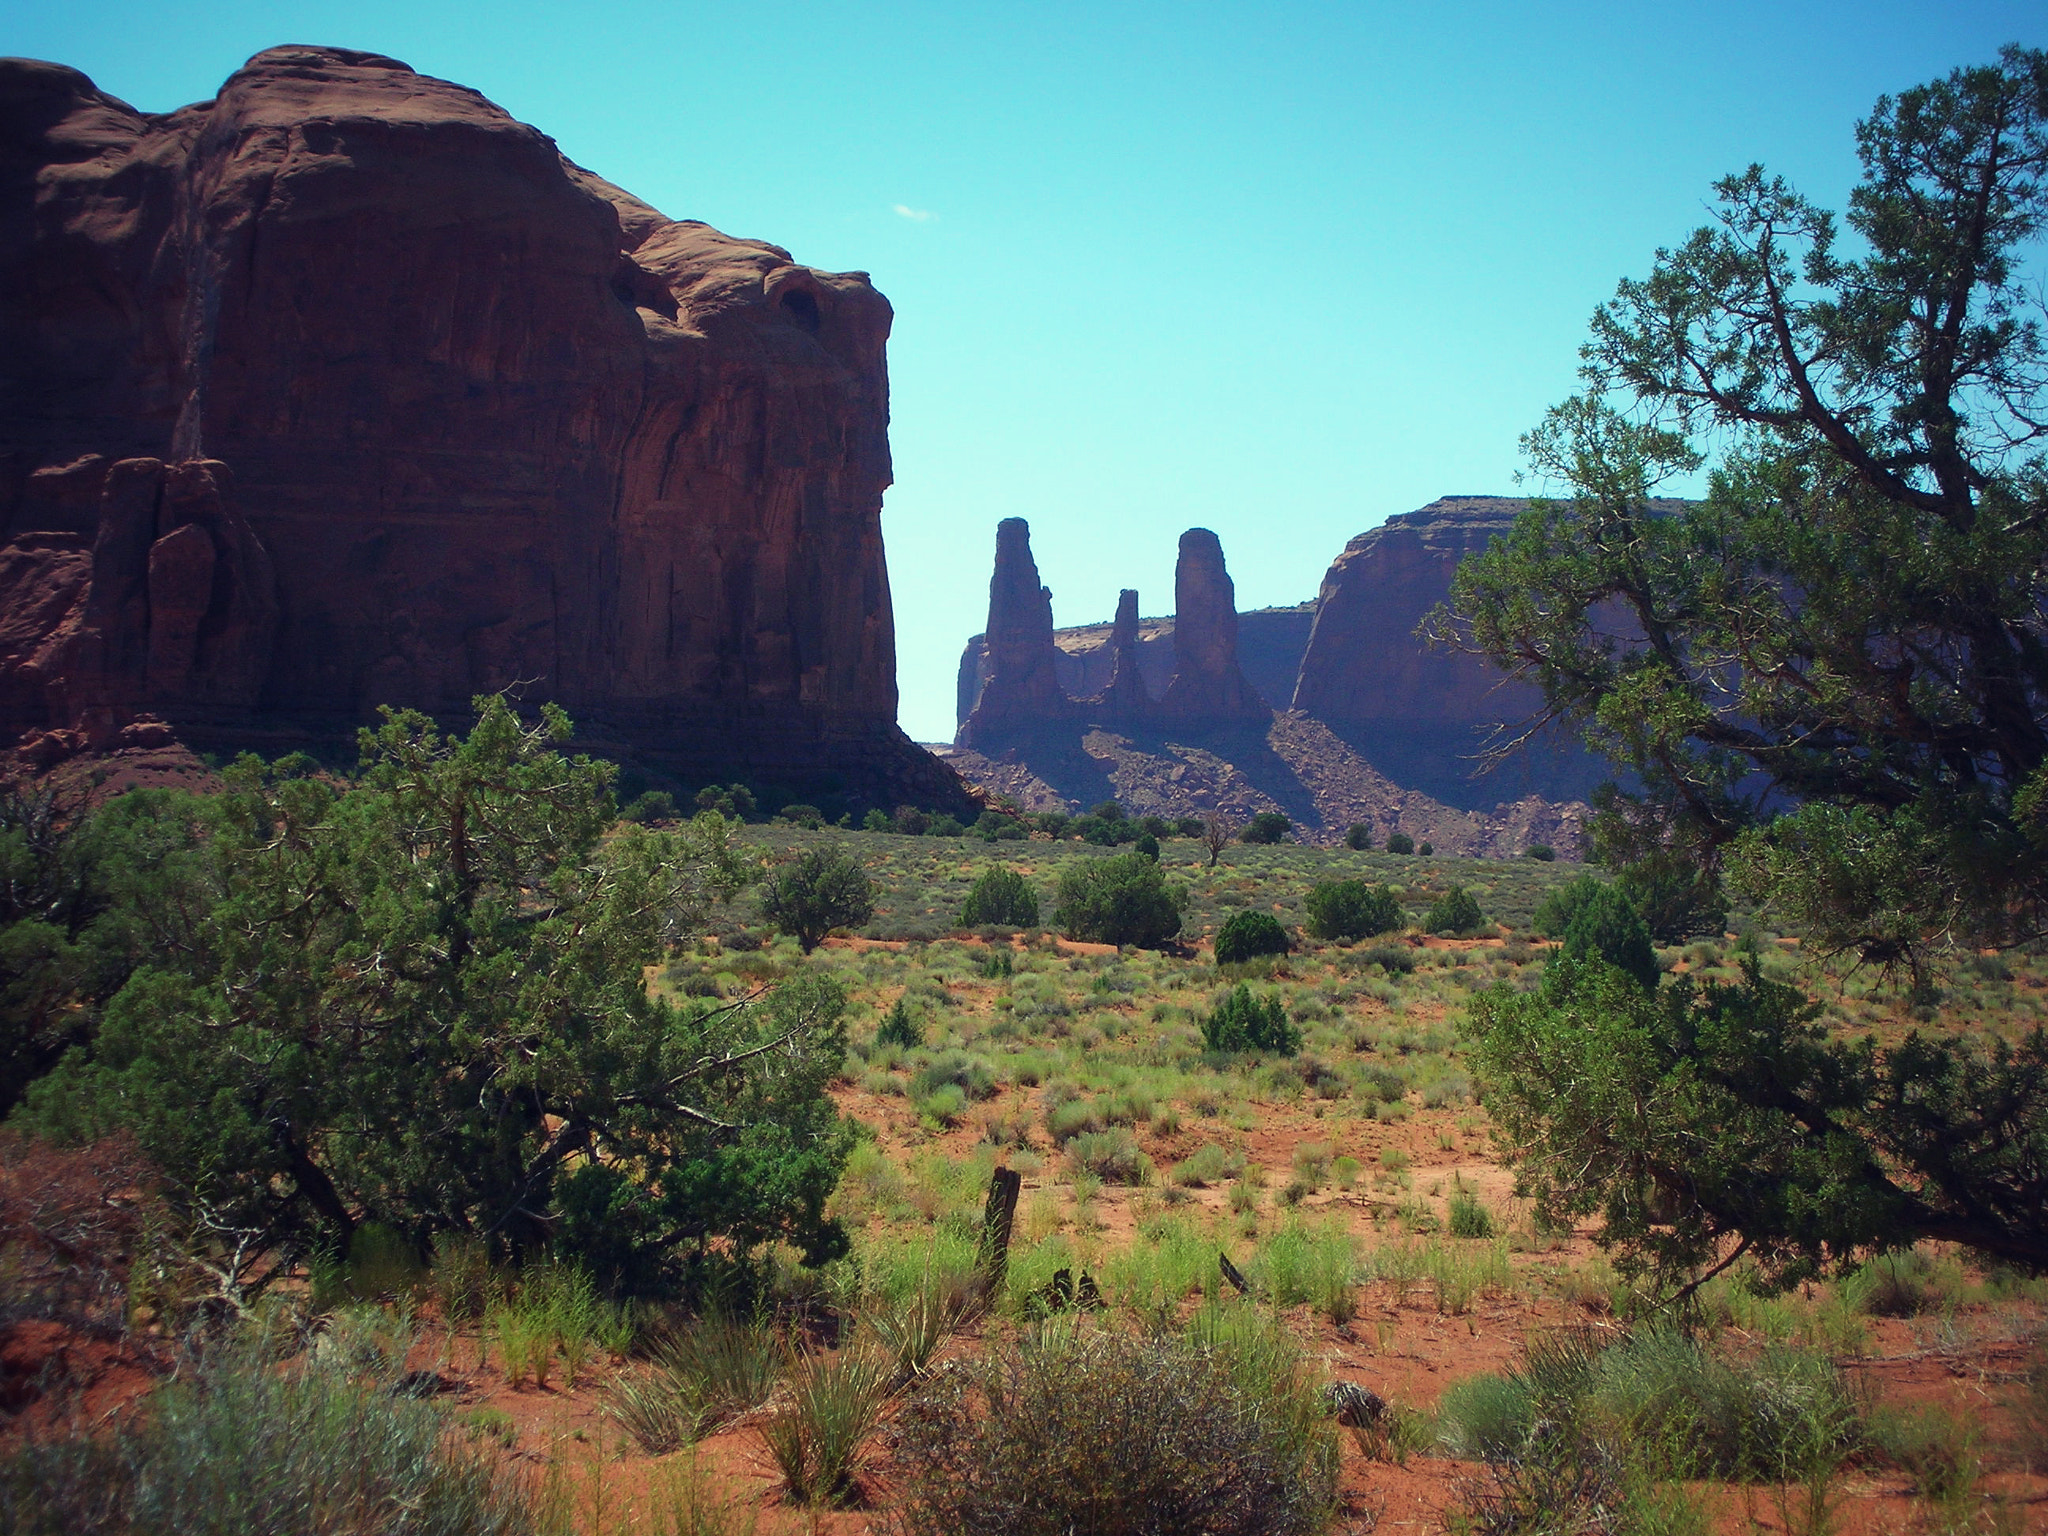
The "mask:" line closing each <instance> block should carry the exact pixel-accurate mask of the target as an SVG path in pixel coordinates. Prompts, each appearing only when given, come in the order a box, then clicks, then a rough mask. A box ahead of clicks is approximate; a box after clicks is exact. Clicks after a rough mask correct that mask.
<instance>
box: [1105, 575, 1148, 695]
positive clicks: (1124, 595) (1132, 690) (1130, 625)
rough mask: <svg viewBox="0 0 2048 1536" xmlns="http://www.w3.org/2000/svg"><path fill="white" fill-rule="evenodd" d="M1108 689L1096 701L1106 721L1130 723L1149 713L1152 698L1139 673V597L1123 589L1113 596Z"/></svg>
mask: <svg viewBox="0 0 2048 1536" xmlns="http://www.w3.org/2000/svg"><path fill="white" fill-rule="evenodd" d="M1109 654H1110V674H1109V686H1108V687H1106V688H1104V689H1103V690H1102V693H1101V695H1100V696H1099V697H1098V698H1097V699H1096V700H1095V712H1096V713H1097V714H1098V715H1099V716H1100V717H1101V718H1102V719H1104V720H1106V721H1114V722H1117V723H1119V724H1123V723H1129V722H1132V721H1136V720H1138V719H1141V718H1143V717H1144V716H1145V715H1148V714H1150V713H1151V710H1152V696H1151V694H1149V693H1148V692H1146V690H1145V679H1144V676H1143V675H1142V674H1141V673H1140V672H1139V670H1138V594H1137V593H1136V592H1135V591H1133V590H1132V589H1131V588H1129V587H1125V588H1124V589H1123V591H1121V592H1119V593H1118V594H1117V597H1116V624H1115V626H1114V627H1113V628H1112V629H1111V630H1110V635H1109Z"/></svg>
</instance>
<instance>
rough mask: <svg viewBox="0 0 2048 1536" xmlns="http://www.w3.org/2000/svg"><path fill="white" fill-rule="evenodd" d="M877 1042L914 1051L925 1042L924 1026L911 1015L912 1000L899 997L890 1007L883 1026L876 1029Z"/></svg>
mask: <svg viewBox="0 0 2048 1536" xmlns="http://www.w3.org/2000/svg"><path fill="white" fill-rule="evenodd" d="M875 1044H877V1045H894V1046H900V1047H901V1048H902V1049H904V1050H906V1051H914V1050H916V1049H917V1048H918V1047H919V1046H921V1045H923V1044H924V1026H923V1025H921V1024H919V1023H918V1022H917V1020H916V1019H914V1018H912V1017H911V1015H910V1002H909V999H907V998H902V997H899V998H897V999H896V1001H895V1002H894V1003H892V1004H891V1005H890V1007H889V1012H888V1014H887V1015H886V1016H885V1017H884V1018H883V1020H882V1023H881V1027H880V1028H878V1029H877V1030H876V1031H875Z"/></svg>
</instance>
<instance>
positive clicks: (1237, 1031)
mask: <svg viewBox="0 0 2048 1536" xmlns="http://www.w3.org/2000/svg"><path fill="white" fill-rule="evenodd" d="M1202 1044H1203V1046H1204V1048H1205V1049H1207V1050H1211V1051H1217V1052H1231V1053H1235V1052H1239V1051H1263V1052H1268V1053H1270V1054H1272V1055H1275V1056H1292V1055H1293V1054H1294V1053H1295V1052H1297V1051H1299V1050H1300V1049H1301V1031H1300V1030H1299V1029H1297V1028H1296V1027H1295V1026H1294V1025H1293V1024H1292V1023H1290V1022H1289V1021H1288V1018H1287V1010H1286V1009H1285V1008H1284V1007H1282V1006H1281V1003H1280V999H1279V997H1278V996H1273V997H1266V998H1261V997H1259V996H1258V995H1256V994H1255V993H1254V992H1253V991H1252V989H1251V988H1250V987H1248V986H1246V985H1244V984H1243V983H1242V982H1240V983H1239V984H1238V985H1237V987H1236V988H1235V989H1234V990H1233V991H1232V992H1231V993H1230V995H1229V996H1227V997H1226V998H1224V999H1223V1001H1222V1002H1220V1003H1218V1004H1217V1005H1216V1007H1215V1009H1214V1010H1213V1011H1212V1012H1211V1013H1210V1015H1209V1017H1208V1018H1206V1019H1204V1020H1203V1021H1202Z"/></svg>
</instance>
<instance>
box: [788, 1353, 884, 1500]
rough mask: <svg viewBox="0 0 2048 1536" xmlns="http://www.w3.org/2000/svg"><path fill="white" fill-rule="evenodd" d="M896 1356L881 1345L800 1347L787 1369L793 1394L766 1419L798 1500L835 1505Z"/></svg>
mask: <svg viewBox="0 0 2048 1536" xmlns="http://www.w3.org/2000/svg"><path fill="white" fill-rule="evenodd" d="M893 1366H894V1362H893V1361H892V1360H891V1359H890V1358H889V1357H887V1356H885V1355H884V1354H882V1353H881V1352H880V1351H878V1350H877V1351H870V1350H864V1349H845V1350H841V1351H839V1352H838V1353H837V1354H833V1355H802V1356H799V1357H798V1358H797V1359H796V1360H795V1361H794V1363H792V1365H791V1366H790V1369H789V1397H788V1400H787V1401H786V1402H785V1403H784V1404H783V1405H782V1406H781V1407H780V1408H778V1409H777V1410H776V1411H775V1413H774V1414H772V1415H771V1416H770V1417H769V1418H768V1419H767V1421H766V1422H764V1423H763V1424H762V1426H761V1438H762V1440H764V1441H765V1442H766V1443H767V1446H768V1453H769V1455H771V1456H772V1457H774V1459H775V1465H776V1467H777V1468H778V1469H779V1470H780V1471H781V1473H782V1479H783V1482H784V1483H785V1484H786V1485H787V1487H788V1491H789V1499H790V1502H791V1503H793V1504H803V1505H812V1506H815V1505H820V1504H824V1505H838V1504H844V1503H847V1502H849V1501H850V1500H851V1499H852V1497H853V1495H854V1493H855V1492H856V1488H855V1482H854V1479H855V1477H856V1475H857V1474H858V1472H859V1470H860V1465H861V1458H862V1453H863V1450H864V1449H865V1447H866V1444H867V1439H868V1436H869V1435H870V1434H871V1433H873V1431H874V1427H875V1422H876V1420H877V1419H879V1418H880V1417H881V1413H882V1405H883V1403H885V1402H886V1401H887V1400H888V1396H889V1386H890V1381H891V1378H892V1376H893V1374H894V1370H893Z"/></svg>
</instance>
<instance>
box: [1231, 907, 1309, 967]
mask: <svg viewBox="0 0 2048 1536" xmlns="http://www.w3.org/2000/svg"><path fill="white" fill-rule="evenodd" d="M1292 947H1293V946H1292V945H1290V944H1289V943H1288V942H1287V930H1286V929H1285V928H1282V927H1281V926H1280V922H1279V919H1277V918H1276V917H1274V916H1273V914H1272V913H1270V912H1253V911H1244V912H1233V913H1232V914H1231V915H1230V916H1229V917H1228V918H1226V919H1225V920H1224V923H1223V926H1222V927H1221V928H1219V929H1217V930H1216V963H1217V964H1218V965H1239V964H1242V963H1243V962H1244V961H1246V960H1255V959H1257V958H1258V957H1259V956H1261V955H1284V954H1286V953H1287V951H1288V950H1289V949H1291V948H1292Z"/></svg>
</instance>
